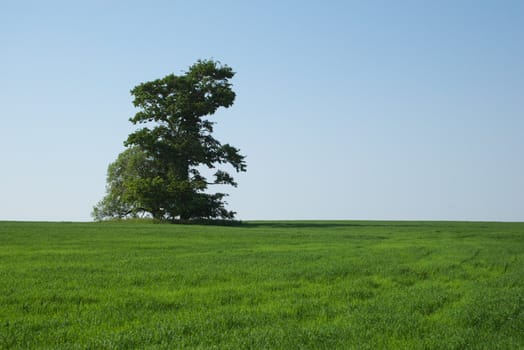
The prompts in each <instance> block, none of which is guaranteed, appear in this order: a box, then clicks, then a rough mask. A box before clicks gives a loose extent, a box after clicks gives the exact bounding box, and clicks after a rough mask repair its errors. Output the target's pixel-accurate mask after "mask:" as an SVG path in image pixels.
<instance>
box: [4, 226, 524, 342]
mask: <svg viewBox="0 0 524 350" xmlns="http://www.w3.org/2000/svg"><path fill="white" fill-rule="evenodd" d="M184 348H188V349H395V348H398V349H518V348H524V223H482V222H379V221H369V222H367V221H311V222H307V221H303V222H289V221H288V222H248V223H244V224H242V225H240V226H230V227H225V226H199V225H162V224H152V223H140V222H109V223H23V222H0V349H184Z"/></svg>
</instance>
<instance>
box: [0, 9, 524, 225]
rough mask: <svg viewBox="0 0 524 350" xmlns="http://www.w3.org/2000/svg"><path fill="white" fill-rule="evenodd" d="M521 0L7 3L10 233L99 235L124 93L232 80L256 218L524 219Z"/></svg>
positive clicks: (4, 71)
mask: <svg viewBox="0 0 524 350" xmlns="http://www.w3.org/2000/svg"><path fill="white" fill-rule="evenodd" d="M523 18H524V2H522V1H322V2H321V1H309V2H305V1H250V2H247V1H220V2H219V1H191V2H189V1H148V2H145V1H84V2H72V1H45V2H41V1H16V2H15V1H4V2H2V3H1V4H0V50H1V51H0V52H1V53H2V54H1V55H0V77H1V83H2V84H0V104H1V110H0V121H1V124H0V125H1V129H0V132H1V136H0V149H1V155H2V157H1V164H2V166H1V172H0V198H1V199H2V200H1V201H0V220H66V221H69V220H90V211H91V208H92V206H93V205H94V204H95V203H96V202H97V201H98V200H99V199H101V198H102V196H103V195H104V187H105V175H106V169H107V165H108V164H109V163H110V162H112V161H113V160H114V159H115V158H116V156H117V155H118V153H119V152H121V151H122V150H123V144H122V142H123V141H124V140H125V138H126V136H127V134H129V132H130V131H131V130H133V126H132V125H131V123H130V122H129V121H128V118H130V117H131V116H132V115H133V114H134V113H135V110H134V109H133V107H132V104H131V100H132V99H131V96H130V94H129V90H130V89H131V88H133V87H134V86H135V85H137V84H139V83H140V82H144V81H148V80H153V79H156V78H160V77H163V76H164V75H167V74H169V73H175V74H178V73H181V72H183V71H184V70H186V69H187V68H188V66H190V65H191V64H192V63H194V62H195V61H196V60H197V59H199V58H214V59H217V60H220V61H221V62H223V63H225V64H228V65H229V66H231V67H232V68H233V69H234V70H235V71H236V72H237V75H236V76H235V78H234V80H233V84H234V89H235V91H236V92H237V99H236V102H235V105H234V106H233V107H232V108H230V109H227V110H222V111H220V112H219V113H217V114H216V115H215V116H214V117H213V120H214V121H216V122H217V125H216V137H217V138H218V139H219V140H221V141H223V142H229V143H231V144H233V145H235V146H237V147H239V148H240V149H241V150H242V152H243V153H244V154H246V155H247V162H248V172H247V173H245V174H240V175H239V176H237V179H238V182H239V187H238V188H236V189H230V190H228V192H229V193H230V195H231V196H230V197H229V199H228V202H229V204H230V205H229V207H230V208H231V209H233V210H235V211H237V212H238V218H240V219H244V220H248V219H396V220H404V219H425V220H518V221H524V158H523V155H524V137H523V135H524V109H523V105H524V103H523V101H524V41H523V38H524V21H523V20H522V19H523Z"/></svg>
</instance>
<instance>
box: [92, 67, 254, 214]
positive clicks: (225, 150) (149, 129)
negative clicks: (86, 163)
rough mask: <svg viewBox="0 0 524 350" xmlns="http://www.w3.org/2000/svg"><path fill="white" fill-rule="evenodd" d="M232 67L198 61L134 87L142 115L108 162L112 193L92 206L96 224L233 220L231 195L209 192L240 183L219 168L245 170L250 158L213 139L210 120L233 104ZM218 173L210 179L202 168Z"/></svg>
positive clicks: (133, 93) (140, 114) (135, 97)
mask: <svg viewBox="0 0 524 350" xmlns="http://www.w3.org/2000/svg"><path fill="white" fill-rule="evenodd" d="M234 75H235V73H234V72H233V70H232V69H231V68H230V67H228V66H227V65H222V64H220V63H219V62H216V61H213V60H199V61H197V62H196V63H195V64H193V65H192V66H191V67H189V70H188V71H187V72H185V73H184V74H182V75H179V76H177V75H174V74H170V75H167V76H165V77H164V78H161V79H157V80H153V81H149V82H145V83H142V84H140V85H138V86H136V87H135V88H134V89H132V90H131V94H132V95H133V97H134V100H133V104H134V106H135V107H136V108H138V112H137V113H136V114H135V115H134V117H132V118H130V121H131V122H132V123H133V124H135V125H140V126H141V127H140V128H138V129H137V130H135V131H134V132H132V133H131V134H130V135H129V136H128V138H127V140H126V141H125V142H124V145H125V146H126V147H127V148H126V150H125V151H124V152H122V153H121V154H120V155H119V156H118V158H117V160H116V161H115V162H114V163H112V164H110V165H109V168H108V174H107V188H106V190H107V193H106V196H105V197H104V198H103V199H102V200H101V201H100V202H99V203H98V204H97V205H96V206H95V208H94V209H93V217H94V218H95V219H97V220H103V219H107V218H124V217H133V216H138V215H141V214H147V215H151V216H152V217H153V218H155V219H159V220H172V221H174V220H191V219H232V218H234V215H235V212H233V211H229V210H227V209H226V208H225V205H226V202H225V201H224V197H225V196H226V194H225V193H208V188H209V186H210V185H231V186H235V187H236V186H237V183H236V182H235V180H234V178H233V177H232V176H231V175H230V174H229V173H228V172H227V171H226V170H224V169H219V168H218V167H219V166H221V165H229V166H230V167H232V168H233V169H234V170H235V171H236V172H243V171H246V162H245V156H243V155H241V154H240V150H239V149H238V148H235V147H233V146H231V145H230V144H227V143H226V144H222V143H221V142H219V141H218V140H217V139H215V138H214V137H213V136H212V133H213V125H214V124H215V123H214V122H212V121H210V120H209V119H208V117H209V116H211V115H213V114H214V113H215V112H216V111H217V109H219V108H220V107H224V108H228V107H231V106H232V105H233V102H234V100H235V92H234V91H233V90H232V87H231V83H230V82H229V80H230V79H231V78H233V76H234ZM205 168H208V169H213V171H214V174H213V175H212V176H213V179H212V180H211V181H209V180H208V179H207V178H206V177H205V176H204V175H202V173H201V169H205Z"/></svg>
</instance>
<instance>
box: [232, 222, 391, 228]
mask: <svg viewBox="0 0 524 350" xmlns="http://www.w3.org/2000/svg"><path fill="white" fill-rule="evenodd" d="M391 225H394V224H393V223H391V222H378V221H375V222H371V221H247V222H246V221H244V222H242V227H245V228H341V227H384V226H391Z"/></svg>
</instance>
